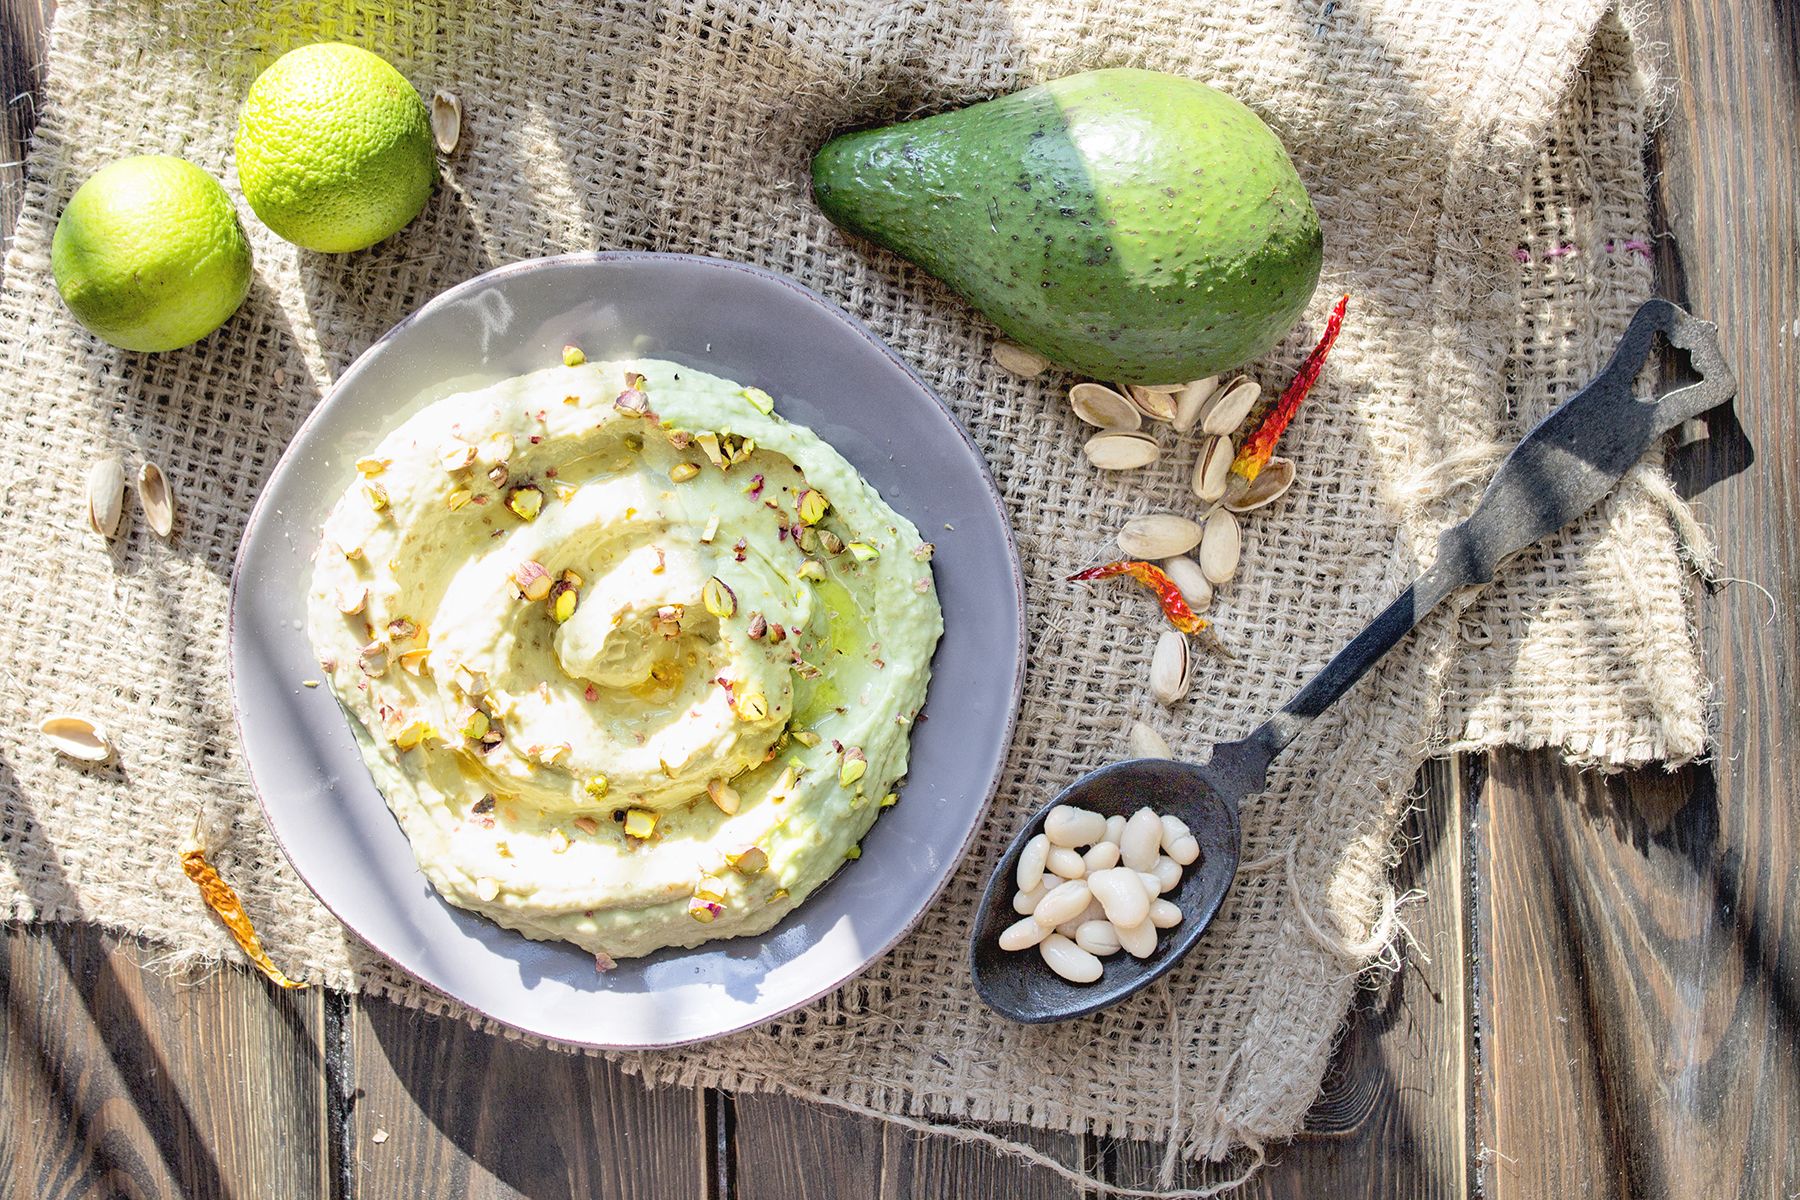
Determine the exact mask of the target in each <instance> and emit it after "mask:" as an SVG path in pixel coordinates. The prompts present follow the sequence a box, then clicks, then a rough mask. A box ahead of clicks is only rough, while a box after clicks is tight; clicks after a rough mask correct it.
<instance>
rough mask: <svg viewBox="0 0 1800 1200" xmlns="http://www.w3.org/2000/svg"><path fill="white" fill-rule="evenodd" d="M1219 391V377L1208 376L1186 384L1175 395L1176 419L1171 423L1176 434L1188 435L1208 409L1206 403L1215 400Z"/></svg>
mask: <svg viewBox="0 0 1800 1200" xmlns="http://www.w3.org/2000/svg"><path fill="white" fill-rule="evenodd" d="M1218 390H1219V377H1218V376H1217V375H1208V376H1207V377H1206V378H1205V379H1196V380H1194V382H1192V383H1190V384H1186V385H1184V386H1183V387H1182V389H1181V390H1180V391H1179V392H1176V393H1175V418H1174V420H1172V421H1170V422H1169V423H1170V424H1171V425H1173V426H1174V427H1175V432H1176V433H1186V432H1187V431H1188V430H1190V429H1192V428H1193V427H1194V423H1195V422H1197V421H1198V420H1199V419H1200V414H1201V413H1202V412H1204V411H1205V409H1206V402H1207V401H1209V400H1211V399H1212V398H1213V394H1214V393H1215V392H1217V391H1218Z"/></svg>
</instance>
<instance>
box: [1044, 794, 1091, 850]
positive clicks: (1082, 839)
mask: <svg viewBox="0 0 1800 1200" xmlns="http://www.w3.org/2000/svg"><path fill="white" fill-rule="evenodd" d="M1044 835H1045V836H1046V837H1048V838H1049V839H1050V844H1051V845H1052V846H1091V845H1093V844H1094V843H1095V842H1097V841H1100V840H1101V839H1102V838H1104V837H1105V836H1106V818H1105V817H1103V816H1101V815H1100V814H1099V813H1097V812H1089V811H1088V810H1087V809H1085V808H1075V807H1073V806H1072V805H1068V804H1059V805H1057V806H1056V807H1055V808H1053V809H1051V810H1050V815H1049V816H1047V817H1045V818H1044Z"/></svg>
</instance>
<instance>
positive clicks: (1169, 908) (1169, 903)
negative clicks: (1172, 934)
mask: <svg viewBox="0 0 1800 1200" xmlns="http://www.w3.org/2000/svg"><path fill="white" fill-rule="evenodd" d="M1150 923H1151V924H1152V925H1154V926H1156V927H1157V928H1158V929H1173V928H1175V927H1176V926H1177V925H1179V924H1181V906H1180V905H1179V904H1177V903H1175V902H1174V901H1173V900H1152V901H1151V902H1150Z"/></svg>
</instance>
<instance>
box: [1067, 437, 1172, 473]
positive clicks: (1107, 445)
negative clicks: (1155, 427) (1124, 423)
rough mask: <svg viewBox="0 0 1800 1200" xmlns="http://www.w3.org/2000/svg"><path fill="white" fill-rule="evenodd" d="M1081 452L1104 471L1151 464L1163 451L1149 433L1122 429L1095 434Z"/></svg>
mask: <svg viewBox="0 0 1800 1200" xmlns="http://www.w3.org/2000/svg"><path fill="white" fill-rule="evenodd" d="M1081 452H1082V453H1083V454H1085V455H1087V460H1088V461H1089V462H1091V463H1093V464H1094V465H1095V466H1096V467H1099V468H1100V469H1101V470H1103V471H1129V470H1132V469H1134V468H1137V467H1147V466H1149V465H1150V464H1151V463H1153V462H1155V461H1156V456H1157V455H1158V454H1160V453H1161V452H1162V451H1161V450H1160V448H1158V446H1157V444H1156V439H1155V438H1153V437H1151V436H1150V435H1149V434H1145V433H1125V432H1122V431H1120V432H1109V433H1097V434H1095V435H1094V436H1093V437H1091V438H1089V439H1088V440H1087V444H1086V445H1084V446H1083V447H1082V448H1081Z"/></svg>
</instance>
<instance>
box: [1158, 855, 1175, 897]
mask: <svg viewBox="0 0 1800 1200" xmlns="http://www.w3.org/2000/svg"><path fill="white" fill-rule="evenodd" d="M1151 873H1152V874H1153V875H1155V876H1156V882H1157V884H1158V889H1157V894H1158V895H1161V894H1162V893H1164V892H1172V891H1174V890H1175V885H1176V884H1178V883H1180V882H1181V864H1180V863H1178V862H1176V861H1175V860H1174V859H1172V858H1167V857H1164V858H1159V859H1157V860H1156V868H1155V870H1154V871H1152V872H1151Z"/></svg>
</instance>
